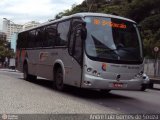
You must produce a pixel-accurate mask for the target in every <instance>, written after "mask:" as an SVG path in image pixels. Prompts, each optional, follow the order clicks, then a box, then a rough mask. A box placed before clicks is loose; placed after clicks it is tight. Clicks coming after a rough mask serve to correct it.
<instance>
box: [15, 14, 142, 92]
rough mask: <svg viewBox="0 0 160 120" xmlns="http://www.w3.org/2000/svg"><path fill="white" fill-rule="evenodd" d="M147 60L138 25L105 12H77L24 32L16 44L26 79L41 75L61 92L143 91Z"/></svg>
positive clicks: (19, 35) (17, 57) (19, 65)
mask: <svg viewBox="0 0 160 120" xmlns="http://www.w3.org/2000/svg"><path fill="white" fill-rule="evenodd" d="M143 60H144V58H143V45H142V40H141V37H140V33H139V30H138V27H137V23H136V22H135V21H133V20H130V19H127V18H124V17H120V16H116V15H110V14H103V13H77V14H73V15H70V16H65V17H62V18H60V19H57V20H53V21H50V22H47V23H44V24H41V25H40V26H38V27H35V28H32V29H29V30H25V31H22V32H20V33H19V34H18V39H17V46H16V66H17V69H18V70H19V71H21V72H23V76H24V79H25V80H30V79H32V80H33V79H36V78H37V76H40V77H43V78H46V79H48V80H52V81H53V85H54V86H55V88H56V89H58V90H64V87H65V85H69V86H75V87H79V88H86V89H95V90H101V91H109V90H140V89H141V87H142V85H143V81H144V79H145V77H144V76H143V69H144V64H143Z"/></svg>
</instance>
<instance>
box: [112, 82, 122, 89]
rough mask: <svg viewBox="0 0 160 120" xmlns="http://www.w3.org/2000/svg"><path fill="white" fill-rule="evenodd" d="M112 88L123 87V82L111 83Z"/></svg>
mask: <svg viewBox="0 0 160 120" xmlns="http://www.w3.org/2000/svg"><path fill="white" fill-rule="evenodd" d="M113 87H114V88H123V87H124V84H123V83H113Z"/></svg>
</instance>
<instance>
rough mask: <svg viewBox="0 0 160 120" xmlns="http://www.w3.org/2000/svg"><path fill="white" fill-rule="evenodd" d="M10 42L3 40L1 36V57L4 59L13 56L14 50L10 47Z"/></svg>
mask: <svg viewBox="0 0 160 120" xmlns="http://www.w3.org/2000/svg"><path fill="white" fill-rule="evenodd" d="M8 45H9V42H7V41H4V40H1V38H0V59H1V60H2V59H3V60H4V58H5V57H8V58H10V57H13V56H14V52H13V51H12V50H10V48H8Z"/></svg>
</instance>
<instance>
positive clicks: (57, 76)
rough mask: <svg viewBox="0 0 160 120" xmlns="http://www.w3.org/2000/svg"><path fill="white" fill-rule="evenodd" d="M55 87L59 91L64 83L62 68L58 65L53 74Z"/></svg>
mask: <svg viewBox="0 0 160 120" xmlns="http://www.w3.org/2000/svg"><path fill="white" fill-rule="evenodd" d="M55 87H56V89H57V90H59V91H63V90H64V84H63V72H62V69H61V68H60V67H59V68H58V69H57V71H56V74H55Z"/></svg>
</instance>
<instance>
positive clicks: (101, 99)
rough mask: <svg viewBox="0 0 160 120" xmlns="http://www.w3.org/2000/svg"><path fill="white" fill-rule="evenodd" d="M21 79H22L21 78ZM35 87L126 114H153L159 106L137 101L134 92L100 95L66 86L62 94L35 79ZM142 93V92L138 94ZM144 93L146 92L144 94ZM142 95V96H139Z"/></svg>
mask: <svg viewBox="0 0 160 120" xmlns="http://www.w3.org/2000/svg"><path fill="white" fill-rule="evenodd" d="M21 79H22V78H21ZM28 82H31V83H33V84H36V85H40V86H42V87H45V88H47V89H51V90H53V91H56V92H58V93H59V94H65V95H67V96H71V97H75V98H80V99H83V100H85V101H88V102H92V103H94V104H98V105H100V106H103V107H107V108H111V109H114V110H117V111H120V112H122V113H126V114H127V113H128V114H136V113H155V111H159V107H158V106H159V105H158V106H157V105H156V104H153V103H152V104H151V103H150V102H148V101H145V100H147V98H143V99H139V98H137V97H139V96H136V95H138V94H137V93H136V92H133V93H132V95H131V96H130V95H129V94H130V93H129V92H130V91H129V92H128V91H127V92H126V91H125V92H122V91H121V92H115V90H114V91H113V92H112V91H111V92H110V93H102V92H99V91H96V90H87V89H80V88H76V87H71V86H67V88H66V90H65V91H64V92H59V91H57V90H55V89H53V87H52V81H49V80H44V79H37V80H30V81H28ZM140 93H142V92H140ZM144 93H146V92H144ZM141 95H142V94H141Z"/></svg>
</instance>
